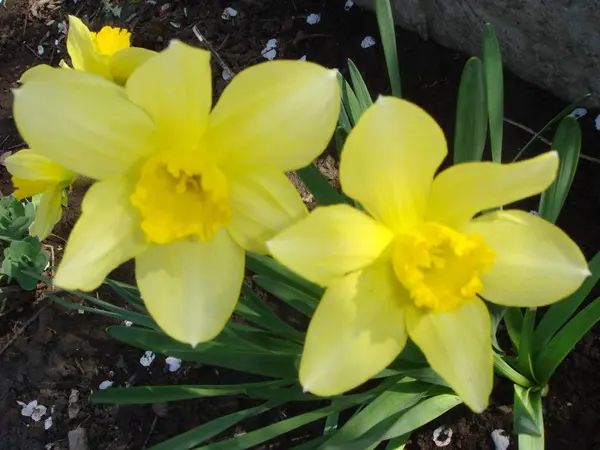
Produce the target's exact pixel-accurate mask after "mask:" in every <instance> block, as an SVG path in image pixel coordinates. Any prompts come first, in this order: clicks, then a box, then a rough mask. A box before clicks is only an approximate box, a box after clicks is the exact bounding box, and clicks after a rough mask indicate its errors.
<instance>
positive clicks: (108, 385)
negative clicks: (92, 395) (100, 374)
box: [98, 380, 114, 391]
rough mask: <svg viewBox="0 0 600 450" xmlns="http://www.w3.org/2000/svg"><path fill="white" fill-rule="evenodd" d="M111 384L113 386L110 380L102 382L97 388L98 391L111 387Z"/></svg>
mask: <svg viewBox="0 0 600 450" xmlns="http://www.w3.org/2000/svg"><path fill="white" fill-rule="evenodd" d="M113 384H114V382H113V381H111V380H104V381H103V382H102V383H100V386H98V389H100V390H101V391H103V390H104V389H107V388H109V387H111V386H112V385H113Z"/></svg>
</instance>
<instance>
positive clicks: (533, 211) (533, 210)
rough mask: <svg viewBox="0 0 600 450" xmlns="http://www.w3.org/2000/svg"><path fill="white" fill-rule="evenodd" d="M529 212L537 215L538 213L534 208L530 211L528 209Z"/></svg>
mask: <svg viewBox="0 0 600 450" xmlns="http://www.w3.org/2000/svg"><path fill="white" fill-rule="evenodd" d="M529 214H531V215H532V216H539V215H540V213H539V212H537V211H536V210H535V209H532V210H531V211H529Z"/></svg>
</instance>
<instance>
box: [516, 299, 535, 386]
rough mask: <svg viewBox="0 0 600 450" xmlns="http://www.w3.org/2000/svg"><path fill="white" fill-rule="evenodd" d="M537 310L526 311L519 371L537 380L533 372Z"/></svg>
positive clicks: (521, 336) (520, 347)
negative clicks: (534, 331)
mask: <svg viewBox="0 0 600 450" xmlns="http://www.w3.org/2000/svg"><path fill="white" fill-rule="evenodd" d="M535 316H536V309H535V308H527V310H526V311H525V317H523V324H522V327H521V333H520V334H519V337H520V343H519V352H518V358H519V360H518V361H519V363H518V365H519V369H520V372H521V373H523V374H525V375H526V376H527V377H528V378H531V379H534V380H535V372H534V371H533V330H534V328H535Z"/></svg>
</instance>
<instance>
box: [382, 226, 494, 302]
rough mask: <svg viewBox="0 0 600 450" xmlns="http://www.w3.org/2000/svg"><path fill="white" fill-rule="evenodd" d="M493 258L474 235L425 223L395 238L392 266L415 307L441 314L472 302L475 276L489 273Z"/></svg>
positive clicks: (476, 285) (476, 287)
mask: <svg viewBox="0 0 600 450" xmlns="http://www.w3.org/2000/svg"><path fill="white" fill-rule="evenodd" d="M494 257H495V253H494V252H493V251H492V250H491V249H490V248H489V247H488V246H487V245H486V243H485V241H484V240H483V238H481V236H479V235H477V234H471V235H465V234H461V233H458V232H456V231H454V230H452V229H451V228H448V227H446V226H444V225H440V224H437V223H425V224H423V225H421V226H420V227H418V229H417V230H415V232H413V233H407V234H401V235H399V236H398V237H397V238H396V242H395V246H394V252H393V265H394V271H395V273H396V276H397V277H398V280H400V282H401V283H402V284H403V285H404V287H405V288H406V289H407V290H408V292H409V294H410V297H411V298H412V300H413V301H414V302H415V305H416V306H418V307H422V308H429V309H432V310H433V311H436V312H444V311H450V310H453V309H456V308H458V307H459V306H461V305H462V304H464V303H468V302H470V301H472V300H474V299H475V298H476V295H477V294H478V293H479V292H481V289H482V288H483V286H482V284H481V280H480V279H479V275H480V274H482V273H483V272H486V271H487V270H489V269H490V267H491V266H492V263H493V261H494Z"/></svg>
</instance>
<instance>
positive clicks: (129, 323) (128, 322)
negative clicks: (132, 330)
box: [123, 320, 133, 327]
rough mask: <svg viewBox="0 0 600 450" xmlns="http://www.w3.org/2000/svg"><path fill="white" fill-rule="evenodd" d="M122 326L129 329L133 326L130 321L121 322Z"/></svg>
mask: <svg viewBox="0 0 600 450" xmlns="http://www.w3.org/2000/svg"><path fill="white" fill-rule="evenodd" d="M123 325H125V326H126V327H130V326H131V325H133V322H132V321H131V320H126V321H125V322H123Z"/></svg>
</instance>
